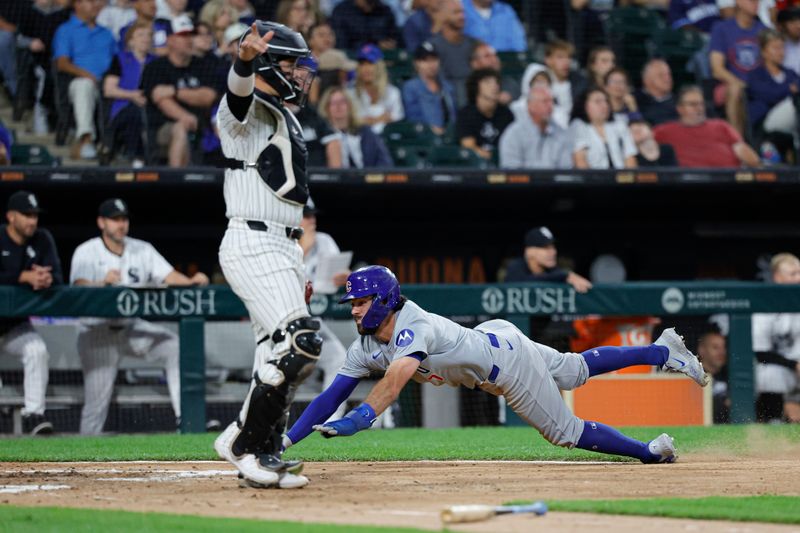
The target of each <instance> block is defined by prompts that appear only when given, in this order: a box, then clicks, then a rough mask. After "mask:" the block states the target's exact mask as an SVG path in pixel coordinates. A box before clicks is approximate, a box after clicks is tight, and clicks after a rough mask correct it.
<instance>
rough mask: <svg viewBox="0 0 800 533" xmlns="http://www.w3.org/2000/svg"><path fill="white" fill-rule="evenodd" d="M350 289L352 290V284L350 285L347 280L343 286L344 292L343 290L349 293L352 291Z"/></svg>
mask: <svg viewBox="0 0 800 533" xmlns="http://www.w3.org/2000/svg"><path fill="white" fill-rule="evenodd" d="M352 288H353V284H352V283H350V280H349V279H348V280H347V283H345V284H344V290H345V291H346V292H350V289H352Z"/></svg>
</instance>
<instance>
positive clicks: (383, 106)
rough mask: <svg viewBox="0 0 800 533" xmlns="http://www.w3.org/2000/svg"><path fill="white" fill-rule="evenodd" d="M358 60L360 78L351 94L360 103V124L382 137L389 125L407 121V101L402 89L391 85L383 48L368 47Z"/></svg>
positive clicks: (354, 84) (358, 112)
mask: <svg viewBox="0 0 800 533" xmlns="http://www.w3.org/2000/svg"><path fill="white" fill-rule="evenodd" d="M357 59H358V67H356V78H355V80H354V83H353V86H352V87H350V88H348V89H347V92H348V93H349V94H350V96H351V97H352V98H353V100H355V101H356V103H357V110H356V114H357V116H358V119H359V122H361V123H362V124H366V125H367V126H370V127H371V128H372V131H373V132H375V133H378V134H380V133H381V132H382V131H383V128H384V126H386V124H388V123H390V122H396V121H398V120H403V116H404V115H403V98H402V96H401V94H400V90H399V89H398V88H397V87H395V86H394V85H392V84H390V83H389V74H388V72H387V71H386V63H384V61H383V53H382V52H381V49H380V48H378V47H377V46H375V45H374V44H365V45H364V46H362V47H361V49H360V50H359V51H358V57H357Z"/></svg>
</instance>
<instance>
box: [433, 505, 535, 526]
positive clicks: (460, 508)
mask: <svg viewBox="0 0 800 533" xmlns="http://www.w3.org/2000/svg"><path fill="white" fill-rule="evenodd" d="M546 512H547V505H546V504H545V503H544V502H542V501H538V502H536V503H531V504H528V505H500V506H494V505H453V506H452V507H448V508H447V509H445V510H443V511H442V522H444V523H445V524H455V523H458V522H479V521H481V520H488V519H489V518H491V517H493V516H494V515H498V514H517V513H533V514H535V515H538V516H541V515H543V514H545V513H546Z"/></svg>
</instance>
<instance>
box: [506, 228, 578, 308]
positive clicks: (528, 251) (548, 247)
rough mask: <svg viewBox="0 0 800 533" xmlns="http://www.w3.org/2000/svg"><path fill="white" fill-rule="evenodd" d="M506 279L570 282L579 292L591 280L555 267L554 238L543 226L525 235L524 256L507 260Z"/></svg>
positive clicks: (512, 280)
mask: <svg viewBox="0 0 800 533" xmlns="http://www.w3.org/2000/svg"><path fill="white" fill-rule="evenodd" d="M505 281H506V282H507V283H511V282H526V281H552V282H557V283H569V284H570V285H572V286H573V287H574V288H575V290H576V291H578V292H587V291H588V290H589V289H591V288H592V283H591V282H590V281H589V280H588V279H586V278H584V277H583V276H581V275H579V274H576V273H575V272H572V271H570V270H566V269H564V268H560V267H559V266H558V251H557V250H556V245H555V237H553V233H552V232H551V231H550V230H549V229H548V228H547V227H545V226H541V227H538V228H533V229H531V230H530V231H528V233H526V234H525V251H524V254H523V257H520V258H517V259H512V260H511V261H510V262H509V263H508V268H507V269H506V277H505Z"/></svg>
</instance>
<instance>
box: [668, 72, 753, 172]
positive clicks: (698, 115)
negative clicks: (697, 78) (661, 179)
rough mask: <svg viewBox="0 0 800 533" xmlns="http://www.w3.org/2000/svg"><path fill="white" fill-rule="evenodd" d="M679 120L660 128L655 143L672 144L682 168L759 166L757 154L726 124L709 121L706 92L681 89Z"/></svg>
mask: <svg viewBox="0 0 800 533" xmlns="http://www.w3.org/2000/svg"><path fill="white" fill-rule="evenodd" d="M677 110H678V116H679V119H678V120H676V121H674V122H668V123H666V124H662V125H660V126H658V127H657V128H656V129H655V130H654V133H655V136H656V141H658V142H659V143H660V144H671V145H672V147H673V148H674V149H675V152H676V153H677V155H678V163H680V166H682V167H723V168H724V167H739V166H742V165H746V166H753V167H755V166H758V165H759V163H760V161H759V159H758V155H756V153H755V151H753V149H752V148H750V147H749V146H748V145H747V143H745V142H744V141H743V140H742V136H741V135H739V133H738V132H737V131H736V130H735V129H733V127H731V125H730V124H728V123H727V122H725V121H724V120H719V119H708V118H706V109H705V102H704V100H703V91H702V89H700V87H697V86H696V85H691V86H688V87H685V88H683V89H681V92H680V94H679V95H678V105H677Z"/></svg>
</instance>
